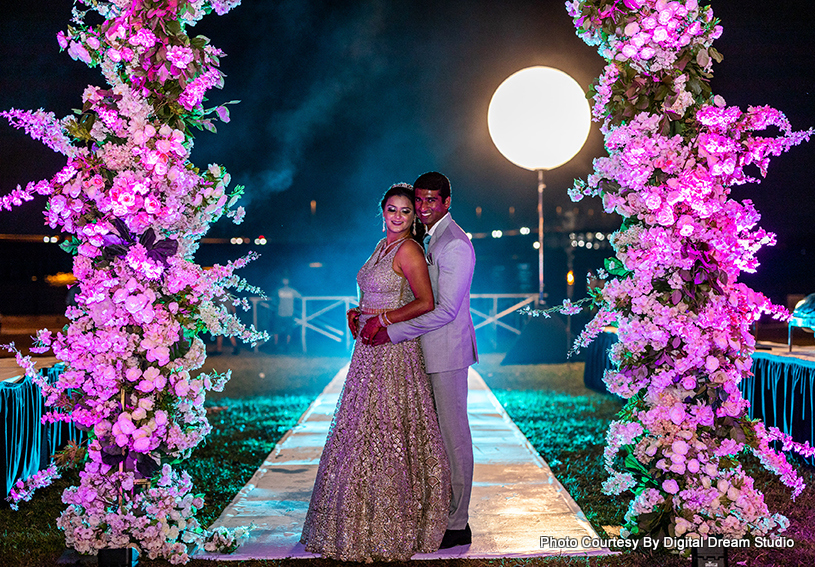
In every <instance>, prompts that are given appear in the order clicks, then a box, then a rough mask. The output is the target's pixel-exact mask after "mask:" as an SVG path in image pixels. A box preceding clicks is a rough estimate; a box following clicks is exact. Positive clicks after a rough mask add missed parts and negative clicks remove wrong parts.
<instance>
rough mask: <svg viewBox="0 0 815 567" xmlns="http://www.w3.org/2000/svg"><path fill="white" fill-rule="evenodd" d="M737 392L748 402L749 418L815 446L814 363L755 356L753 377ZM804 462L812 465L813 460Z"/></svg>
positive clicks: (774, 356) (747, 379) (787, 357)
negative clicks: (758, 420)
mask: <svg viewBox="0 0 815 567" xmlns="http://www.w3.org/2000/svg"><path fill="white" fill-rule="evenodd" d="M740 389H741V391H742V395H744V397H745V399H747V400H748V401H749V402H750V406H751V407H750V417H751V418H759V419H761V420H762V421H764V423H765V424H767V425H770V426H774V427H777V428H778V429H780V430H781V431H783V432H784V433H787V434H789V435H791V436H792V438H793V439H794V440H795V441H798V442H799V443H803V442H805V441H808V442H809V443H810V445H815V419H813V412H814V411H815V362H813V361H809V360H804V359H800V358H794V357H791V356H777V355H772V354H770V353H767V352H760V351H759V352H756V353H754V354H753V376H751V377H749V378H746V379H744V380H742V382H741V384H740ZM805 461H806V462H807V463H808V464H809V465H815V457H813V458H809V459H805Z"/></svg>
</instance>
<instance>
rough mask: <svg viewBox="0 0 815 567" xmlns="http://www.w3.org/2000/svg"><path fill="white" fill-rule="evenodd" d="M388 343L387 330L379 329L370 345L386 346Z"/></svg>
mask: <svg viewBox="0 0 815 567" xmlns="http://www.w3.org/2000/svg"><path fill="white" fill-rule="evenodd" d="M389 342H391V337H390V335H389V334H388V329H387V328H386V327H379V330H378V331H377V332H376V334H375V335H374V336H373V338H372V339H371V344H372V345H373V346H381V345H386V344H388V343H389Z"/></svg>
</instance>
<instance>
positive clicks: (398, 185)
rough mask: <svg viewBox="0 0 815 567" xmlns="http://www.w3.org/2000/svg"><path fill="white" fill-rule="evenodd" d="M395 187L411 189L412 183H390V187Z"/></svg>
mask: <svg viewBox="0 0 815 567" xmlns="http://www.w3.org/2000/svg"><path fill="white" fill-rule="evenodd" d="M396 187H404V188H405V189H410V190H411V191H412V190H413V185H411V184H410V183H404V182H402V183H394V184H393V185H391V189H395V188H396Z"/></svg>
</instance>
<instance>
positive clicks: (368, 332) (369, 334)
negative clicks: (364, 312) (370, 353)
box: [359, 317, 383, 345]
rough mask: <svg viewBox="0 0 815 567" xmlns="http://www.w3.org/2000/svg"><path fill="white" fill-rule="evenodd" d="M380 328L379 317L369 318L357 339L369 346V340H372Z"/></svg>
mask: <svg viewBox="0 0 815 567" xmlns="http://www.w3.org/2000/svg"><path fill="white" fill-rule="evenodd" d="M382 328H383V327H382V325H381V324H380V322H379V317H371V318H370V319H368V321H366V322H365V326H364V327H363V328H362V330H361V331H360V332H359V338H360V339H362V342H363V343H364V344H366V345H369V344H371V340H372V339H373V338H374V335H376V333H377V331H379V329H382Z"/></svg>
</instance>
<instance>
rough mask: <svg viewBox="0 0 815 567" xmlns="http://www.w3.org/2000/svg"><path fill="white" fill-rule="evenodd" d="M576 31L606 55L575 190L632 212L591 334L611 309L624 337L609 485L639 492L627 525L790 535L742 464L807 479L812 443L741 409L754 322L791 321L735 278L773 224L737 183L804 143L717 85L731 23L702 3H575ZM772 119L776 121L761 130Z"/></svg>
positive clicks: (791, 481) (772, 114)
mask: <svg viewBox="0 0 815 567" xmlns="http://www.w3.org/2000/svg"><path fill="white" fill-rule="evenodd" d="M566 7H567V10H568V12H569V14H570V15H571V16H572V17H573V19H574V22H575V25H576V27H577V33H578V35H579V36H580V37H581V38H583V40H584V41H586V42H587V43H588V44H590V45H597V46H598V49H599V52H600V54H601V55H602V56H603V57H604V58H605V59H606V60H607V62H608V64H607V65H606V67H605V70H604V72H603V74H602V76H601V77H600V78H599V79H598V81H597V82H596V83H595V85H594V87H593V92H592V94H593V98H594V107H593V114H594V118H595V120H597V121H598V122H600V124H601V130H602V132H603V133H604V135H605V139H606V149H607V150H608V152H609V156H608V157H604V158H599V159H597V160H595V163H594V166H595V171H594V173H593V174H592V175H591V176H589V178H588V180H587V181H586V182H584V181H580V180H578V181H576V182H575V186H574V188H573V189H572V190H571V191H570V194H571V196H572V199H573V200H575V201H576V200H579V199H581V198H582V197H583V196H599V197H601V198H602V200H603V206H604V209H605V210H606V211H607V212H612V211H615V212H617V213H618V214H620V215H621V216H623V217H624V219H625V220H624V222H623V226H622V227H621V228H620V230H619V231H618V232H616V233H615V234H614V236H613V239H612V244H613V246H614V248H615V250H616V252H617V258H616V259H615V260H611V261H609V262H608V263H607V266H606V268H607V270H608V272H609V273H610V275H611V276H613V277H611V278H610V279H608V281H607V283H606V285H605V287H604V289H603V290H602V291H597V292H595V295H596V300H597V301H598V303H600V304H601V309H600V311H599V313H598V314H597V316H596V318H595V319H594V320H593V321H592V323H590V324H589V326H588V327H587V328H586V330H584V332H583V334H582V335H581V337H580V338H579V339H578V344H585V343H586V342H587V341H589V340H591V338H592V336H594V335H596V333H597V332H599V330H600V329H602V327H603V326H604V325H606V324H608V323H610V322H612V321H615V320H616V322H617V323H618V325H619V338H620V342H619V343H618V344H617V345H615V348H614V350H613V351H612V359H613V361H614V362H615V363H616V364H617V366H618V370H616V371H613V372H608V373H607V374H606V376H605V381H606V384H607V385H608V387H609V390H610V391H612V392H614V393H616V394H618V395H620V396H622V397H623V398H626V399H628V404H627V405H626V407H625V409H624V410H623V412H622V414H621V415H622V419H620V420H619V421H615V422H614V423H612V425H611V428H610V430H609V432H608V436H607V440H608V446H607V448H606V452H605V461H606V468H607V470H608V472H609V474H610V478H609V479H608V480H607V481H606V482H605V484H604V486H603V489H604V491H605V492H606V493H607V494H620V493H622V492H624V491H626V490H630V491H632V492H633V493H634V495H635V496H634V499H633V501H632V502H631V504H630V507H629V509H628V512H627V514H626V516H625V519H626V524H625V528H624V531H623V535H625V536H633V537H642V536H645V535H654V534H657V535H670V536H685V537H706V536H713V535H722V536H728V537H743V536H763V535H766V534H773V533H777V532H779V531H783V530H784V529H785V528H786V526H787V519H786V518H784V517H783V516H781V515H779V514H772V513H771V512H770V511H769V510H768V509H767V506H766V505H765V503H764V497H763V495H762V493H761V492H759V491H758V490H757V489H756V488H755V487H754V486H753V479H752V478H751V477H750V476H749V475H747V474H746V473H745V471H744V469H743V468H742V464H741V459H742V457H743V455H744V454H745V453H746V452H752V453H754V454H755V455H757V456H758V458H759V459H760V460H761V462H762V464H763V465H764V466H765V467H766V468H767V469H769V470H771V471H773V472H775V473H776V474H777V475H779V476H780V477H781V480H782V481H783V482H784V483H785V484H787V485H788V486H790V487H791V488H792V489H793V497H794V496H796V495H798V494H799V493H800V492H801V490H803V484H802V482H801V481H800V479H799V478H798V476H797V474H796V472H795V470H794V469H793V468H792V467H791V466H790V465H789V464H788V463H787V461H786V458H785V457H784V455H783V454H781V453H779V452H777V451H775V450H774V449H772V448H771V447H770V443H771V442H772V441H774V440H782V441H783V448H784V449H785V450H789V449H790V448H796V449H798V450H799V451H801V452H803V453H805V454H811V453H812V451H811V449H809V448H808V447H802V446H799V445H797V444H794V443H792V442H791V440H790V439H789V438H788V437H786V436H785V435H783V434H782V433H780V432H779V431H778V430H777V429H774V428H765V426H764V424H762V423H761V422H758V421H751V420H750V419H748V417H747V410H748V402H746V401H745V400H744V399H743V398H742V396H741V394H740V391H739V388H738V384H739V381H740V380H741V379H742V377H743V376H744V375H745V374H747V373H749V372H750V368H751V355H752V353H753V352H754V348H755V340H754V337H753V336H752V335H751V334H750V325H751V324H752V322H753V321H755V320H756V319H757V318H758V317H759V316H760V315H761V314H762V313H770V314H772V315H773V316H775V317H783V316H784V310H783V309H781V308H778V307H775V306H773V305H772V304H771V303H770V301H769V300H768V299H767V298H766V297H764V296H763V295H762V294H760V293H758V292H755V291H753V290H751V289H750V288H748V287H747V286H746V285H744V284H742V283H738V282H737V278H738V276H739V274H740V273H741V272H742V271H748V272H752V271H754V270H755V269H756V267H757V265H758V262H757V261H756V259H755V253H756V251H757V250H758V249H759V248H760V247H761V246H762V245H765V244H772V243H774V235H772V234H770V233H767V232H765V231H764V230H762V229H760V228H756V223H757V222H758V220H759V214H758V213H757V212H756V210H755V209H754V207H753V205H752V203H751V202H750V201H749V200H744V201H741V202H739V201H736V200H733V199H731V198H730V190H731V188H732V187H733V186H734V185H740V184H744V183H750V182H757V181H758V180H757V179H755V178H753V177H752V176H751V175H754V173H752V171H757V172H758V173H760V174H761V175H762V176H764V175H765V174H766V172H767V165H768V162H769V158H770V156H773V155H779V154H780V153H781V152H783V151H786V150H788V149H789V148H790V147H792V146H794V145H796V144H798V143H800V142H802V141H803V140H807V139H809V136H810V135H811V134H812V130H809V131H806V132H793V131H792V129H791V127H790V124H789V123H788V122H787V120H786V118H785V117H784V116H783V114H781V113H780V112H778V111H777V110H774V109H772V108H769V107H750V108H748V109H747V110H746V111H742V110H740V109H739V108H736V107H729V106H727V105H726V104H725V101H724V100H723V99H722V98H721V97H720V96H714V95H713V93H712V92H711V89H710V85H709V80H710V78H711V76H712V75H711V67H712V64H713V62H714V61H721V60H722V56H721V54H719V53H718V52H717V51H716V50H715V49H714V48H713V47H712V42H713V40H714V39H716V38H717V37H719V35H720V34H721V31H722V28H721V26H720V25H719V24H718V21H717V20H716V19H715V18H714V17H713V11H712V9H711V8H710V7H709V6H708V7H701V6H699V4H698V3H697V1H696V0H683V1H673V2H669V1H667V0H658V1H653V0H624V1H620V0H589V1H581V0H573V1H570V2H567V3H566ZM768 127H775V128H777V129H778V131H780V133H779V134H777V135H775V136H767V135H764V136H760V135H758V134H757V132H759V131H762V130H765V129H766V128H768Z"/></svg>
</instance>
